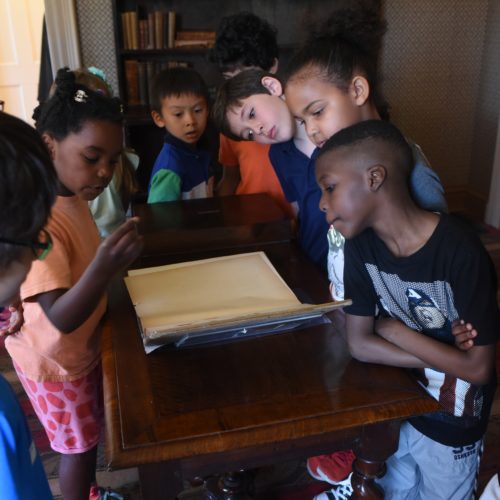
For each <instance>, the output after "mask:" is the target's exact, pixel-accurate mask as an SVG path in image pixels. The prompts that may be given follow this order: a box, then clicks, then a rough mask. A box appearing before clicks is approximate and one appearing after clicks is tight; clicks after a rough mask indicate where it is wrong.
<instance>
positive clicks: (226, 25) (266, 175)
mask: <svg viewBox="0 0 500 500" xmlns="http://www.w3.org/2000/svg"><path fill="white" fill-rule="evenodd" d="M212 59H213V60H214V61H215V62H216V64H217V65H218V67H219V70H220V71H221V73H222V74H223V76H224V78H226V79H232V77H234V76H235V75H238V74H240V73H241V72H242V71H243V72H246V71H248V70H251V69H260V70H264V71H266V72H269V73H275V72H276V71H277V69H278V43H277V39H276V29H275V28H274V27H273V26H271V25H270V24H269V23H268V22H267V21H266V20H264V19H262V18H260V17H258V16H256V15H255V14H252V13H250V12H241V13H239V14H235V15H232V16H227V17H224V18H223V19H222V21H221V23H220V25H219V28H218V29H217V33H216V38H215V47H214V49H213V53H212ZM226 131H227V129H226ZM223 134H224V132H222V134H221V136H220V147H219V163H220V164H221V165H222V167H223V174H222V179H221V181H220V182H219V184H218V186H217V194H218V195H219V196H226V195H231V194H252V193H267V194H269V195H270V196H271V197H272V198H273V199H274V200H276V201H277V202H278V203H279V205H280V206H281V207H282V208H283V209H284V210H285V211H286V213H287V214H288V215H289V216H291V217H293V216H294V215H295V214H294V211H293V209H292V207H291V206H290V204H289V203H288V202H287V200H286V198H285V194H284V193H283V189H282V186H281V185H280V182H279V180H278V177H277V176H276V173H275V172H274V170H273V167H272V165H271V162H270V160H269V145H267V144H255V143H250V142H238V141H235V140H234V136H232V137H231V138H229V137H228V136H225V135H223Z"/></svg>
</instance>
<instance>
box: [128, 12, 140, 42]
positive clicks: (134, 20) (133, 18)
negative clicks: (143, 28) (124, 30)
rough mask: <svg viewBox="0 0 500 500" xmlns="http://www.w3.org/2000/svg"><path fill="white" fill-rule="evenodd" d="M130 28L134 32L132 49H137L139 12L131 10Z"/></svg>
mask: <svg viewBox="0 0 500 500" xmlns="http://www.w3.org/2000/svg"><path fill="white" fill-rule="evenodd" d="M129 15H130V30H131V33H132V47H131V49H133V50H137V49H138V48H139V19H138V17H137V12H135V11H132V12H130V14H129Z"/></svg>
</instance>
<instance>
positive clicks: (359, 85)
mask: <svg viewBox="0 0 500 500" xmlns="http://www.w3.org/2000/svg"><path fill="white" fill-rule="evenodd" d="M351 95H352V97H353V99H354V102H355V103H356V104H357V105H358V106H362V105H363V104H365V103H366V102H367V101H368V98H369V96H370V84H369V83H368V80H367V79H366V78H365V77H364V76H361V75H356V76H355V77H354V78H353V79H352V80H351Z"/></svg>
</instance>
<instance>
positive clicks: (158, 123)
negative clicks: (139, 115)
mask: <svg viewBox="0 0 500 500" xmlns="http://www.w3.org/2000/svg"><path fill="white" fill-rule="evenodd" d="M151 118H152V119H153V122H154V124H155V125H156V126H157V127H160V128H165V121H164V120H163V118H162V116H161V115H160V113H158V111H151Z"/></svg>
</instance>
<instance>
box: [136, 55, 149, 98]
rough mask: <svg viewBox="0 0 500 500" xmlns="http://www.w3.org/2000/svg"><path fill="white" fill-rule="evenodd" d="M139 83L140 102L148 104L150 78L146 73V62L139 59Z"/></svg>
mask: <svg viewBox="0 0 500 500" xmlns="http://www.w3.org/2000/svg"><path fill="white" fill-rule="evenodd" d="M137 83H138V87H139V92H138V93H139V104H141V105H143V106H147V105H148V104H149V98H148V80H147V73H146V62H144V61H139V62H138V63H137Z"/></svg>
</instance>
